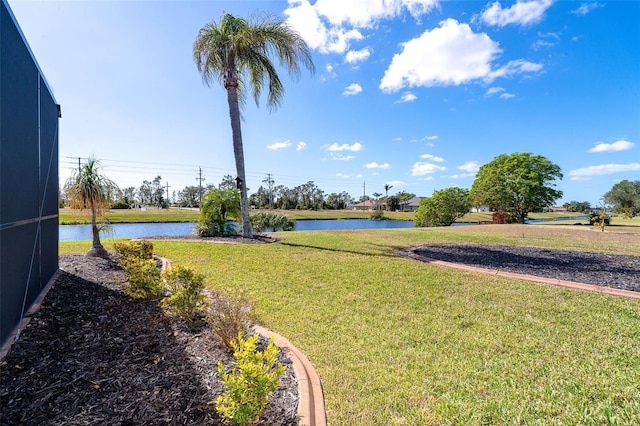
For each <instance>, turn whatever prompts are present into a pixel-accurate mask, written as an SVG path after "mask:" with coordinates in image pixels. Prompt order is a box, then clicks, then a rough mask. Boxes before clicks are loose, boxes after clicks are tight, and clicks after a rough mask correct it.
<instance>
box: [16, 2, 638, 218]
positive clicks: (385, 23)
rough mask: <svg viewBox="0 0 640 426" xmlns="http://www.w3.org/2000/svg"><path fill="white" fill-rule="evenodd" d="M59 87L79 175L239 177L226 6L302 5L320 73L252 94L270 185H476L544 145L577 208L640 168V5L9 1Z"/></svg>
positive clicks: (250, 166)
mask: <svg viewBox="0 0 640 426" xmlns="http://www.w3.org/2000/svg"><path fill="white" fill-rule="evenodd" d="M9 5H10V7H11V8H12V10H13V13H14V15H15V17H16V19H17V20H18V22H19V24H20V26H21V28H22V31H23V33H24V34H25V37H26V38H27V40H28V42H29V44H30V46H31V49H32V51H33V53H34V55H35V56H36V58H37V60H38V62H39V64H40V67H41V69H42V70H43V73H44V75H45V76H46V78H47V80H48V82H49V85H50V86H51V88H52V89H53V91H54V95H55V97H56V99H57V101H58V102H59V103H60V104H61V105H62V119H61V121H60V172H61V180H64V179H66V178H67V177H68V176H69V173H70V169H71V168H72V167H74V165H77V157H88V156H91V155H93V156H95V157H96V158H98V159H101V160H102V164H103V168H104V171H105V173H106V174H107V175H108V176H109V177H110V178H111V179H113V180H114V181H116V183H118V184H119V185H120V186H121V187H127V186H136V187H139V186H140V185H141V184H142V181H143V180H152V179H153V178H154V177H155V176H158V175H160V176H162V183H163V185H164V184H166V183H168V184H169V186H170V192H172V191H178V190H181V189H182V188H184V186H186V185H196V184H197V182H198V181H197V179H196V178H197V177H198V172H199V168H202V174H203V177H204V178H205V179H206V180H205V182H204V183H205V184H208V183H213V184H218V183H219V182H220V180H221V178H222V176H223V175H225V174H231V175H234V176H235V162H234V159H233V150H232V145H231V130H230V124H229V116H228V109H227V104H226V95H225V92H224V89H222V88H221V87H219V86H212V87H210V88H209V87H207V86H205V85H204V84H203V83H202V79H201V78H200V75H199V74H198V72H197V69H196V67H195V65H194V62H193V58H192V46H193V42H194V40H195V38H196V36H197V34H198V30H199V29H200V28H201V27H202V26H204V25H205V24H207V23H208V22H210V21H212V20H216V21H217V20H219V18H220V16H221V14H222V12H223V11H227V12H229V13H232V14H235V15H238V16H242V17H246V18H249V17H251V16H252V15H253V14H255V13H256V11H266V12H270V13H272V14H275V15H278V16H281V17H283V18H286V19H288V22H289V23H290V24H291V25H292V26H293V27H294V28H296V29H297V30H298V31H299V32H300V33H301V35H302V36H303V37H304V38H305V40H306V41H307V43H308V44H309V46H310V47H311V48H312V49H313V60H314V63H315V66H316V72H315V74H313V75H310V74H309V73H308V72H303V73H302V75H301V77H300V79H299V80H292V79H290V78H289V77H288V76H286V75H282V77H283V80H284V83H285V97H284V100H283V104H282V106H281V107H280V108H279V109H277V110H276V111H274V112H271V113H270V112H269V110H268V109H267V108H266V105H265V102H264V101H263V102H261V105H260V107H259V108H258V107H256V105H255V103H253V102H251V101H249V102H247V104H246V107H245V109H244V122H243V137H244V147H245V160H246V170H247V179H248V181H249V182H248V185H249V188H250V191H255V190H257V189H258V187H259V186H260V185H261V184H262V182H261V181H262V180H263V179H265V178H266V176H267V174H268V173H270V174H271V176H272V178H273V179H274V180H275V184H276V185H285V186H287V187H290V188H291V187H294V186H297V185H300V184H303V183H305V182H307V181H310V180H311V181H314V182H315V183H316V185H318V186H319V187H320V188H321V189H323V190H324V191H325V192H326V193H331V192H341V191H347V192H349V193H350V194H351V195H352V196H353V197H355V198H358V197H359V196H361V195H362V194H363V192H365V191H366V194H367V195H369V196H371V195H372V194H373V193H375V192H378V193H384V185H385V184H386V183H388V184H391V185H393V188H392V189H391V191H390V194H394V193H396V192H397V191H407V192H412V193H415V194H417V195H421V196H429V195H430V194H431V193H432V192H433V191H434V190H438V189H443V188H446V187H449V186H459V187H463V188H471V185H472V183H473V179H474V176H475V173H476V172H477V169H478V167H479V166H480V165H482V164H486V163H488V162H489V161H491V160H492V159H493V158H494V157H496V156H497V155H500V154H510V153H514V152H532V153H534V154H539V155H543V156H545V157H547V158H548V159H549V160H551V161H553V162H554V163H556V164H558V165H559V166H560V167H561V169H562V172H563V174H564V179H563V180H562V181H557V182H556V184H557V188H558V189H560V190H562V191H563V192H564V196H563V198H562V199H561V200H558V203H559V204H562V202H566V201H571V200H577V201H589V202H591V204H592V205H594V206H596V205H598V204H599V203H600V199H601V197H602V195H603V194H604V193H605V192H606V191H608V190H609V189H610V188H611V187H612V186H613V185H614V184H615V183H617V182H619V181H620V180H623V179H629V180H638V179H640V2H636V1H597V2H595V1H587V2H574V1H552V0H531V1H518V2H513V1H495V2H492V1H436V0H385V1H383V0H340V1H336V0H289V1H288V2H287V1H242V0H240V1H238V0H236V1H127V0H120V1H115V0H114V1H92V0H84V1H57V0H46V1H31V0H9Z"/></svg>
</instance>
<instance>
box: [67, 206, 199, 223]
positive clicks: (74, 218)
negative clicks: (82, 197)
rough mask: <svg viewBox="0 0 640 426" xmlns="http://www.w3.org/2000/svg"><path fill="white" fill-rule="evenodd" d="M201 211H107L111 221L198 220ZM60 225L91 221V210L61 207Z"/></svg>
mask: <svg viewBox="0 0 640 426" xmlns="http://www.w3.org/2000/svg"><path fill="white" fill-rule="evenodd" d="M199 216H200V212H199V211H198V210H197V209H196V210H192V209H180V208H170V209H147V210H144V211H143V210H139V209H133V210H128V209H116V210H109V211H108V212H107V219H108V220H109V222H111V223H162V222H197V220H198V217H199ZM59 222H60V225H76V224H88V223H91V213H90V212H89V210H74V209H60V217H59Z"/></svg>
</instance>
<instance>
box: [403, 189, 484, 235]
mask: <svg viewBox="0 0 640 426" xmlns="http://www.w3.org/2000/svg"><path fill="white" fill-rule="evenodd" d="M470 208H471V200H470V199H469V190H468V189H464V188H458V187H451V188H447V189H442V190H440V191H434V193H433V195H432V196H431V197H428V198H423V199H422V200H421V201H420V207H418V210H416V213H415V217H414V219H413V223H414V224H415V225H416V226H418V227H422V226H450V225H451V224H452V223H453V222H455V221H456V219H458V218H461V217H462V216H464V215H465V214H466V213H467V212H469V209H470Z"/></svg>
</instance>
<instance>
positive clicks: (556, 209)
mask: <svg viewBox="0 0 640 426" xmlns="http://www.w3.org/2000/svg"><path fill="white" fill-rule="evenodd" d="M546 210H547V211H550V212H566V211H568V209H567V208H566V207H565V206H551V207H547V209H546Z"/></svg>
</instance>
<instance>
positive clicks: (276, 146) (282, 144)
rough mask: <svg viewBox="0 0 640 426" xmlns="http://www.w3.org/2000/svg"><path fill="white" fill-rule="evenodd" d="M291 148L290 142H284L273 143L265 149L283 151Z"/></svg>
mask: <svg viewBox="0 0 640 426" xmlns="http://www.w3.org/2000/svg"><path fill="white" fill-rule="evenodd" d="M290 146H291V141H284V142H275V143H272V144H271V145H267V148H269V149H273V150H276V149H283V148H289V147H290Z"/></svg>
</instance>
